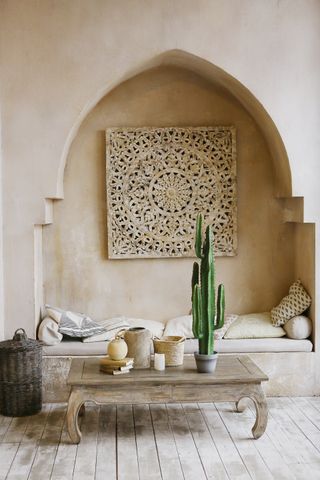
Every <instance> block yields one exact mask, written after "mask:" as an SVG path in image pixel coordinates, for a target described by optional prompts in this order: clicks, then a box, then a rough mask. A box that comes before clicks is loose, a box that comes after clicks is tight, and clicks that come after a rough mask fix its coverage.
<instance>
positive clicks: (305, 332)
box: [282, 315, 312, 340]
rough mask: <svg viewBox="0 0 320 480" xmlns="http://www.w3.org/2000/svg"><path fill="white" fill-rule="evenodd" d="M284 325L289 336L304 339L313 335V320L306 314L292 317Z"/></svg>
mask: <svg viewBox="0 0 320 480" xmlns="http://www.w3.org/2000/svg"><path fill="white" fill-rule="evenodd" d="M282 327H283V328H284V330H285V331H286V334H287V336H288V337H289V338H293V339H295V340H304V339H305V338H308V337H310V335H311V332H312V321H311V320H310V318H308V317H305V316H304V315H297V316H296V317H292V318H290V320H288V321H287V323H286V324H285V325H283V326H282Z"/></svg>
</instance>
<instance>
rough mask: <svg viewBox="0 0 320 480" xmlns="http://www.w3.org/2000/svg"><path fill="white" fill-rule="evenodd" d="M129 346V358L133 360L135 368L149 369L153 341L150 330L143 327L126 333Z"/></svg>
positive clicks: (125, 337) (130, 329) (131, 329)
mask: <svg viewBox="0 0 320 480" xmlns="http://www.w3.org/2000/svg"><path fill="white" fill-rule="evenodd" d="M124 339H125V341H126V344H127V345H128V357H130V358H133V359H134V361H133V368H149V367H150V353H151V339H152V334H151V332H150V330H147V329H146V328H143V327H135V328H129V330H126V331H125V332H124Z"/></svg>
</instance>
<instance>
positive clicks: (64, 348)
mask: <svg viewBox="0 0 320 480" xmlns="http://www.w3.org/2000/svg"><path fill="white" fill-rule="evenodd" d="M107 344H108V342H95V343H82V342H75V341H73V342H68V341H63V342H61V343H59V344H57V345H52V346H44V347H43V354H44V355H45V356H62V357H68V356H71V357H73V356H91V355H105V354H106V352H107ZM215 349H216V350H217V352H221V353H254V352H262V353H263V352H311V351H312V342H311V341H310V340H293V339H291V338H253V339H234V340H225V339H223V340H216V342H215ZM197 350H198V340H196V339H188V340H186V342H185V353H187V354H189V353H193V352H195V351H197Z"/></svg>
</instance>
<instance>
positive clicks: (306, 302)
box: [271, 280, 311, 327]
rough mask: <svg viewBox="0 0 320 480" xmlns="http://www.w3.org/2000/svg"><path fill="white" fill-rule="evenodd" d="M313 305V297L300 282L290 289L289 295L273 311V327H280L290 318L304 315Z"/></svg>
mask: <svg viewBox="0 0 320 480" xmlns="http://www.w3.org/2000/svg"><path fill="white" fill-rule="evenodd" d="M310 305H311V297H310V296H309V295H308V293H307V292H306V290H305V288H304V287H303V285H302V283H301V281H300V280H297V281H296V282H294V283H293V284H292V285H291V287H290V288H289V295H287V296H286V297H284V298H283V299H282V300H281V302H280V303H279V305H278V306H277V307H274V308H273V309H272V310H271V318H272V325H273V326H274V327H279V326H280V325H284V324H285V323H286V322H287V321H288V320H290V318H292V317H295V316H297V315H300V314H301V313H303V312H304V311H305V310H306V309H307V308H308V307H310Z"/></svg>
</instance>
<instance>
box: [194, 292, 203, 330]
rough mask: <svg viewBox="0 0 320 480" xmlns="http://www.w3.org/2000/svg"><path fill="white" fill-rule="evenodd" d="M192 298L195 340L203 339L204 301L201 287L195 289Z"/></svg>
mask: <svg viewBox="0 0 320 480" xmlns="http://www.w3.org/2000/svg"><path fill="white" fill-rule="evenodd" d="M192 297H193V301H192V331H193V335H194V336H195V338H198V339H201V338H202V337H203V329H202V327H203V323H202V299H201V287H199V285H197V284H196V285H195V286H194V288H193V295H192Z"/></svg>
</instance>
